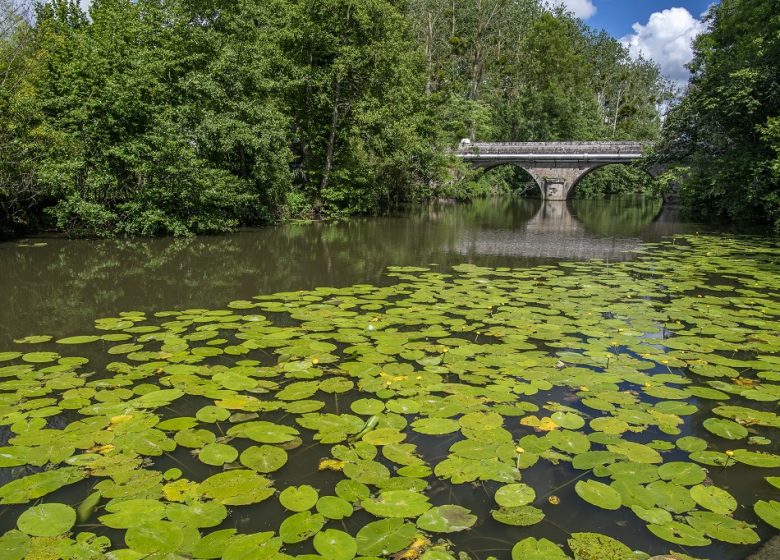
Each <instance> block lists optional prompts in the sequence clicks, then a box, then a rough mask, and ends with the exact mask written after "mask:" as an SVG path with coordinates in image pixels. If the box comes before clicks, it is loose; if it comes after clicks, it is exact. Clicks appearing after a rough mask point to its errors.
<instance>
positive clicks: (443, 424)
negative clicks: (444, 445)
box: [412, 418, 460, 436]
mask: <svg viewBox="0 0 780 560" xmlns="http://www.w3.org/2000/svg"><path fill="white" fill-rule="evenodd" d="M412 429H413V430H414V431H415V432H418V433H420V434H426V435H429V436H441V435H445V434H451V433H453V432H456V431H458V430H459V429H460V424H459V423H458V421H457V420H451V419H449V418H420V419H419V420H415V421H414V422H412Z"/></svg>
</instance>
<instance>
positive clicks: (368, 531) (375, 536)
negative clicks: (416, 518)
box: [355, 517, 417, 556]
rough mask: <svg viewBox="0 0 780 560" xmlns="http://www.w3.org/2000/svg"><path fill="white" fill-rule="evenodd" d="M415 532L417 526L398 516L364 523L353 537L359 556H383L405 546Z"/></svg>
mask: <svg viewBox="0 0 780 560" xmlns="http://www.w3.org/2000/svg"><path fill="white" fill-rule="evenodd" d="M416 534H417V527H415V526H414V525H412V524H411V523H404V520H403V519H402V518H400V517H391V518H388V519H381V520H379V521H374V522H372V523H368V524H367V525H364V526H363V527H362V528H361V529H360V530H359V531H358V533H357V537H356V538H355V540H356V543H357V551H358V554H360V555H361V556H383V555H387V554H394V553H396V552H398V551H399V550H402V549H404V548H406V546H407V545H409V543H411V542H412V540H413V539H414V536H415V535H416Z"/></svg>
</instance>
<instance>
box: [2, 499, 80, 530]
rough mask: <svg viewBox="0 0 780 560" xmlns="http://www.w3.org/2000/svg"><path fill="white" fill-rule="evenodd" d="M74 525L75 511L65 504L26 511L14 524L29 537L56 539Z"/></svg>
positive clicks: (44, 505)
mask: <svg viewBox="0 0 780 560" xmlns="http://www.w3.org/2000/svg"><path fill="white" fill-rule="evenodd" d="M75 524H76V510H74V509H73V508H72V507H70V506H67V505H65V504H56V503H52V504H39V505H37V506H33V507H31V508H29V509H26V510H25V511H23V512H22V514H21V515H20V516H19V519H18V520H17V522H16V525H17V527H19V530H20V531H22V532H23V533H26V534H28V535H30V536H31V537H56V536H57V535H61V534H62V533H66V532H68V531H70V529H71V528H72V527H73V526H74V525H75Z"/></svg>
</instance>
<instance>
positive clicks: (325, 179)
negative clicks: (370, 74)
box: [314, 79, 341, 216]
mask: <svg viewBox="0 0 780 560" xmlns="http://www.w3.org/2000/svg"><path fill="white" fill-rule="evenodd" d="M340 103H341V80H340V79H334V80H333V110H332V111H331V114H330V135H329V137H328V148H327V150H326V151H325V168H324V169H323V170H322V180H321V181H320V185H319V188H318V189H317V197H316V198H315V200H314V212H315V214H317V215H318V216H319V215H320V213H321V212H322V206H323V202H322V193H323V192H324V191H325V189H327V188H328V183H329V182H330V174H331V171H332V170H333V152H334V150H335V147H336V136H337V130H338V126H339V104H340Z"/></svg>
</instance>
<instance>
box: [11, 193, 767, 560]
mask: <svg viewBox="0 0 780 560" xmlns="http://www.w3.org/2000/svg"><path fill="white" fill-rule="evenodd" d="M779 268H780V247H778V246H777V245H776V244H775V243H773V242H772V241H771V240H769V239H765V238H762V237H760V236H745V235H732V234H725V233H714V232H707V231H705V230H704V229H703V228H700V227H699V226H696V225H694V224H686V223H683V222H681V221H680V220H679V219H678V218H677V216H676V215H675V213H674V210H673V209H668V208H662V206H661V203H660V201H657V200H651V199H646V198H638V197H628V198H620V199H612V200H609V201H572V202H569V203H551V202H548V203H542V202H541V201H538V200H512V199H500V198H497V199H488V200H484V201H478V202H475V203H474V204H470V205H447V204H441V205H436V206H431V207H426V208H418V209H413V210H410V211H409V212H407V213H405V214H404V215H399V216H393V217H386V218H376V219H364V220H353V221H349V222H344V223H337V224H303V225H289V226H284V227H277V228H266V229H258V230H251V231H243V232H240V233H237V234H235V235H230V236H223V237H212V238H209V237H206V238H197V239H185V240H173V239H157V240H119V241H116V240H112V241H67V240H60V239H31V240H25V241H23V242H16V243H6V244H0V270H2V271H3V272H2V275H0V294H2V296H0V297H2V300H0V418H2V420H0V434H2V441H0V535H3V536H0V557H1V558H3V559H22V558H67V559H71V558H72V559H93V558H104V557H107V558H111V559H116V560H126V559H131V560H134V559H140V558H150V559H151V558H154V559H158V558H159V559H162V558H166V559H168V558H171V559H173V558H202V559H209V558H224V559H225V560H238V559H256V558H257V559H263V558H279V559H281V558H289V557H300V558H309V559H314V558H330V559H334V560H342V559H343V560H351V559H352V558H354V557H358V558H385V557H394V558H396V559H398V560H403V559H406V560H413V559H417V558H422V559H425V560H440V559H448V558H453V559H454V558H459V557H463V556H462V555H464V554H465V555H468V557H470V558H477V559H487V558H490V557H495V558H499V559H509V558H512V559H513V560H525V559H533V558H545V559H553V558H577V559H597V558H598V559H602V558H615V559H618V558H620V559H622V558H626V559H628V558H632V559H633V558H648V557H649V556H652V555H660V554H668V553H674V554H676V555H677V556H675V557H677V558H687V557H693V558H718V559H738V558H745V557H747V556H748V555H749V554H751V553H752V552H754V551H755V550H756V549H757V548H758V547H760V544H761V543H762V542H764V541H766V540H768V539H769V538H770V537H771V536H773V535H774V534H776V533H777V530H778V528H780V499H779V498H778V496H780V490H778V488H780V454H779V453H780V446H779V445H778V442H777V433H778V428H780V417H778V416H777V414H776V409H777V402H778V401H780V384H778V381H780V354H779V352H780V334H779V333H780V286H778V282H777V278H778V276H777V275H778V270H779ZM685 554H687V555H689V556H684V555H685Z"/></svg>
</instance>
